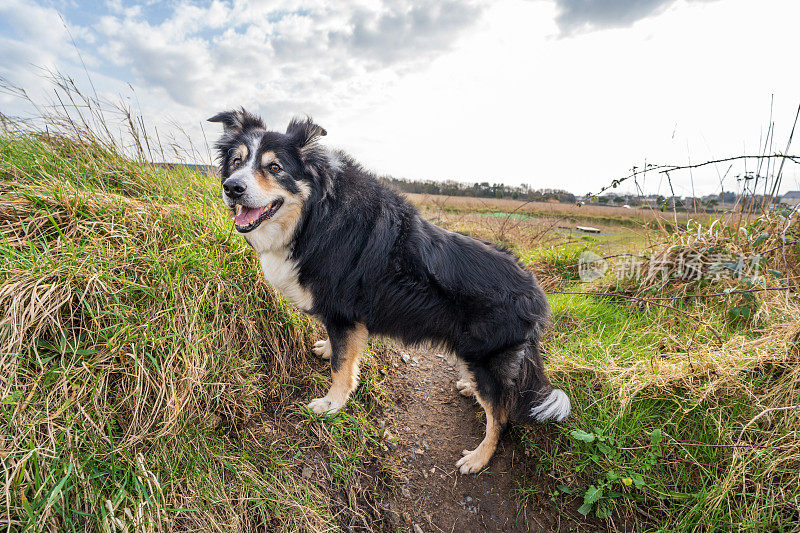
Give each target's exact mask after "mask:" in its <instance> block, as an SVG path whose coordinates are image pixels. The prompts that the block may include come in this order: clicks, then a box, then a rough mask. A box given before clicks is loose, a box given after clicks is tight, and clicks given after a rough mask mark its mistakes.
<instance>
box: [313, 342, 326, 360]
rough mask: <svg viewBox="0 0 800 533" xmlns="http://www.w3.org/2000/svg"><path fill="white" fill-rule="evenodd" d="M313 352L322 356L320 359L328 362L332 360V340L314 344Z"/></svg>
mask: <svg viewBox="0 0 800 533" xmlns="http://www.w3.org/2000/svg"><path fill="white" fill-rule="evenodd" d="M311 350H312V351H313V352H314V353H315V354H317V355H318V356H320V358H322V359H325V360H328V359H330V358H331V341H330V339H325V340H324V341H317V342H315V343H314V346H313V347H312V348H311Z"/></svg>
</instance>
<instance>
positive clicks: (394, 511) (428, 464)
mask: <svg viewBox="0 0 800 533" xmlns="http://www.w3.org/2000/svg"><path fill="white" fill-rule="evenodd" d="M405 353H406V354H407V357H408V358H409V361H408V362H404V361H401V362H399V363H398V367H399V368H398V369H397V371H396V372H393V375H392V377H391V383H390V384H389V390H390V396H391V399H392V402H391V406H390V407H389V409H388V411H387V412H386V416H387V421H388V424H387V428H388V429H389V431H390V432H391V433H392V434H393V435H394V436H395V437H397V444H396V446H394V447H393V450H392V454H393V455H394V457H395V459H396V460H397V461H398V462H399V464H400V465H401V466H402V467H403V468H404V469H405V470H406V476H405V477H406V478H407V482H406V483H403V484H402V485H401V486H400V490H399V491H397V494H396V495H395V496H394V497H392V498H390V499H389V500H388V502H387V507H386V511H387V514H389V515H390V516H391V517H393V519H392V522H393V523H394V525H395V526H396V527H403V528H409V529H412V530H413V531H415V533H419V532H420V531H423V532H425V533H427V532H447V533H451V532H484V531H491V532H494V531H502V532H523V531H524V532H527V531H533V532H540V531H569V530H572V531H594V530H596V529H597V528H596V525H595V524H586V523H584V522H583V521H581V520H575V519H573V518H566V519H565V518H564V516H563V515H562V516H561V518H560V519H559V516H558V512H557V510H556V509H555V507H554V504H553V503H552V502H551V501H550V499H549V497H548V494H549V493H550V492H551V491H552V490H553V487H552V484H553V483H552V481H551V480H546V479H535V480H534V481H533V484H538V485H539V486H540V487H541V490H539V491H537V493H538V495H537V496H535V497H533V498H529V499H528V502H527V504H526V507H525V508H524V509H523V513H521V514H520V515H518V513H517V499H518V498H516V497H515V495H514V492H515V490H516V487H517V481H518V478H519V476H521V475H525V476H527V479H526V484H527V485H531V478H530V476H531V475H532V474H531V472H530V470H531V469H530V468H526V464H529V462H530V461H531V459H529V458H527V457H525V455H524V451H523V450H522V449H521V446H519V445H518V444H517V443H515V442H514V441H513V439H511V438H510V436H509V435H505V436H504V438H503V439H502V440H501V442H500V445H499V447H498V450H497V452H496V453H495V456H494V457H493V459H492V461H491V462H490V463H489V468H488V469H487V470H485V471H483V472H482V473H480V474H479V475H466V476H464V475H461V474H459V473H458V471H457V470H456V468H455V462H456V461H457V460H458V459H459V458H460V457H461V451H462V450H464V449H473V448H475V446H477V444H478V443H479V442H480V441H481V439H482V438H483V432H484V424H483V420H482V418H481V417H479V413H481V409H480V407H479V406H478V404H477V403H476V402H475V401H474V400H473V399H472V398H465V397H463V396H461V395H460V394H458V392H457V391H456V389H455V381H456V379H457V375H458V371H457V370H456V369H455V368H454V367H453V366H451V365H450V363H449V362H448V361H447V360H446V359H445V358H443V357H442V356H441V355H439V354H437V353H436V352H435V351H432V350H406V351H405ZM526 462H527V463H526ZM403 481H405V479H404V480H403ZM570 514H572V515H573V516H574V515H576V514H577V513H570ZM577 516H578V518H580V515H577ZM415 525H416V526H417V527H418V529H416V528H414V526H415Z"/></svg>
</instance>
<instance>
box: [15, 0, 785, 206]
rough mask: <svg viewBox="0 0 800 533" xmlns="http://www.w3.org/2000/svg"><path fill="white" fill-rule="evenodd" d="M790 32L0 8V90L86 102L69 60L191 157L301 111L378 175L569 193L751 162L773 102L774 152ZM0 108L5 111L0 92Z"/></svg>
mask: <svg viewBox="0 0 800 533" xmlns="http://www.w3.org/2000/svg"><path fill="white" fill-rule="evenodd" d="M62 19H63V21H64V22H62ZM798 21H800V1H797V0H758V1H754V0H554V1H553V0H529V1H516V0H508V1H505V0H503V1H498V2H480V1H472V2H460V1H448V0H445V1H431V2H410V1H406V0H394V1H386V2H383V1H379V0H365V1H359V2H350V3H348V2H326V1H307V0H294V1H291V2H289V1H285V0H277V1H273V2H265V1H249V0H234V1H233V2H221V1H214V2H211V3H209V2H187V1H184V0H178V1H172V2H153V1H146V2H144V3H136V2H127V1H124V0H110V1H94V2H83V1H75V0H38V1H31V0H24V1H23V0H2V1H0V76H2V77H4V78H5V79H6V80H8V81H10V82H11V83H14V84H16V85H19V86H22V87H24V88H25V89H27V90H28V91H29V92H30V93H31V94H33V95H35V96H36V95H38V94H40V91H43V90H45V88H46V82H45V80H43V78H42V76H41V70H40V69H41V67H44V68H48V69H53V70H58V71H60V72H62V73H65V74H67V75H70V76H72V77H73V78H74V79H75V80H76V82H78V84H79V85H82V86H84V87H88V84H87V77H86V74H85V73H84V70H83V67H82V66H81V57H82V59H83V61H84V62H85V64H86V68H87V70H88V72H89V76H91V78H92V81H93V83H94V85H95V87H96V88H97V90H98V92H99V93H101V95H102V96H103V97H105V98H108V99H111V100H120V99H123V100H125V101H128V102H131V103H132V105H133V103H135V105H137V106H140V107H141V111H142V113H143V115H144V116H145V118H146V119H147V120H148V122H149V123H152V124H158V125H159V129H160V130H161V131H165V130H166V129H168V128H170V127H171V126H170V125H171V124H177V125H180V126H181V127H182V128H183V129H185V130H186V131H187V132H188V133H189V134H190V135H191V137H192V139H193V140H194V142H195V143H197V144H198V145H204V143H205V141H204V137H203V130H205V134H206V135H207V136H208V138H209V140H211V141H213V140H214V139H215V138H216V136H218V134H219V129H220V128H219V125H217V124H209V123H204V122H203V121H204V119H206V118H208V117H210V116H211V115H213V114H215V113H216V112H218V111H220V110H223V109H227V108H232V107H239V106H244V107H245V108H247V109H248V110H251V111H253V112H255V113H259V114H260V115H262V117H263V118H264V119H265V121H266V122H267V124H268V126H270V127H273V128H275V129H279V130H283V129H284V128H285V126H286V123H287V121H288V119H289V118H290V117H291V116H293V115H297V114H310V115H312V116H313V117H314V119H315V120H316V121H317V122H318V123H319V124H321V125H322V126H324V127H325V128H326V129H327V130H328V137H327V138H326V142H327V143H328V144H329V145H331V146H336V147H340V148H344V149H345V150H347V151H349V152H350V153H351V154H352V155H353V156H354V157H356V159H358V160H360V161H362V162H363V163H364V164H365V166H367V167H368V168H370V169H372V170H374V171H376V172H378V173H388V174H392V175H395V176H398V177H406V178H421V179H437V180H439V179H456V180H461V181H490V182H504V183H507V184H520V183H528V184H529V185H530V186H532V187H534V188H547V187H549V188H561V189H567V190H569V191H572V192H575V193H585V192H590V191H595V192H596V191H597V190H599V189H600V187H602V186H603V185H605V184H608V183H609V182H610V181H611V180H612V179H614V178H618V177H621V176H623V175H625V174H626V173H627V172H628V170H629V169H630V168H631V167H632V166H634V165H638V166H640V167H641V166H643V164H644V162H645V161H647V162H651V163H656V164H661V163H674V164H685V163H686V162H687V161H691V162H698V161H702V160H706V159H715V158H722V157H728V156H734V155H741V154H742V153H745V152H747V153H758V152H759V151H760V147H759V142H760V140H761V139H762V138H763V136H764V135H766V131H767V126H768V122H769V116H770V100H771V98H772V96H773V95H774V108H773V116H774V122H775V145H774V149H775V150H783V149H784V148H785V146H786V141H787V138H788V135H789V131H790V129H791V126H792V122H793V120H794V116H795V111H796V109H797V106H798V104H800V68H798V59H797V51H798V44H800V41H799V40H798V33H800V32H799V30H800V28H798ZM73 40H74V43H75V45H73ZM76 47H77V48H76ZM78 50H79V51H80V57H79V55H78V53H77V51H78ZM131 87H132V88H133V91H134V92H132V90H131ZM134 93H135V95H134ZM0 111H3V112H4V113H8V114H15V113H23V112H24V111H25V109H24V108H23V107H21V105H20V103H19V102H18V101H17V100H15V99H14V98H13V97H11V96H9V95H2V94H0ZM201 128H202V129H201ZM798 136H800V133H799V134H798ZM797 141H798V142H800V139H797ZM798 148H800V147H798ZM793 152H795V153H797V152H800V149H798V150H793ZM788 167H790V168H788V169H787V170H788V172H787V171H786V170H785V174H786V178H785V187H784V189H800V183H798V181H800V173H798V172H797V169H796V168H795V167H796V165H788ZM727 170H728V165H722V164H720V165H715V166H711V167H708V168H707V169H706V170H705V171H701V170H698V171H695V172H694V173H693V175H692V176H691V177H690V176H689V174H688V173H685V174H679V175H673V179H674V181H675V185H676V189H677V190H676V192H677V193H678V194H682V195H685V194H691V192H692V182H693V184H694V190H695V192H696V193H697V194H701V193H713V192H718V191H719V189H720V179H719V176H720V175H724V174H725V172H726V171H727ZM748 170H753V168H752V163H751V164H750V168H748ZM743 171H744V168H743V167H734V168H732V169H731V170H730V171H729V172H728V178H727V180H726V182H725V184H726V189H727V190H735V189H736V187H737V182H736V180H735V178H734V176H735V175H737V174H741V173H742V172H743ZM690 178H691V179H690ZM640 184H641V182H640ZM642 185H643V188H644V190H646V191H647V192H655V191H656V190H658V191H660V192H662V193H665V192H667V188H666V183H663V182H662V181H661V179H660V178H659V177H657V176H652V177H648V178H646V180H645V181H644V183H643V184H642ZM623 190H632V187H630V186H625V187H623Z"/></svg>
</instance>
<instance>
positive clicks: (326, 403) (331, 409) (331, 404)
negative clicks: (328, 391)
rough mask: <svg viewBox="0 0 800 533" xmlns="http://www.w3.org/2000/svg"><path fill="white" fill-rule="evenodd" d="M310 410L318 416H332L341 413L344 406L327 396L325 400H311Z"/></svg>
mask: <svg viewBox="0 0 800 533" xmlns="http://www.w3.org/2000/svg"><path fill="white" fill-rule="evenodd" d="M308 408H309V409H311V410H312V411H314V412H315V413H317V414H318V415H324V414H328V415H332V414H334V413H338V412H339V409H341V408H342V404H340V403H338V402H336V401H334V400H331V399H330V398H328V397H327V396H326V397H325V398H314V399H313V400H311V403H309V404H308Z"/></svg>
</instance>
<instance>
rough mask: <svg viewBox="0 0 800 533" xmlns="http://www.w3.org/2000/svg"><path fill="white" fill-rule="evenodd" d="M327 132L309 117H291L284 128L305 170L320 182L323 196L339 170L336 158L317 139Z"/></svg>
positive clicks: (327, 191) (328, 190) (329, 188)
mask: <svg viewBox="0 0 800 533" xmlns="http://www.w3.org/2000/svg"><path fill="white" fill-rule="evenodd" d="M327 134H328V132H327V131H325V128H323V127H322V126H320V125H318V124H314V121H313V120H311V117H306V118H293V119H292V121H291V122H289V126H288V127H287V128H286V135H287V136H288V137H289V138H290V139H291V142H292V144H293V145H294V146H295V148H296V149H297V153H298V154H300V159H301V161H302V162H303V166H304V167H305V171H306V172H307V174H308V175H309V176H311V177H312V178H313V179H315V180H317V181H318V182H319V184H320V188H321V190H322V194H323V196H325V195H327V194H328V193H329V192H330V190H331V187H332V183H333V179H334V177H335V175H336V173H337V172H338V171H339V165H338V164H337V163H336V161H338V159H337V160H332V159H331V157H330V154H329V152H328V151H327V150H326V149H325V148H324V147H323V146H321V145H320V144H318V143H317V140H318V139H319V138H320V137H322V136H323V135H327Z"/></svg>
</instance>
